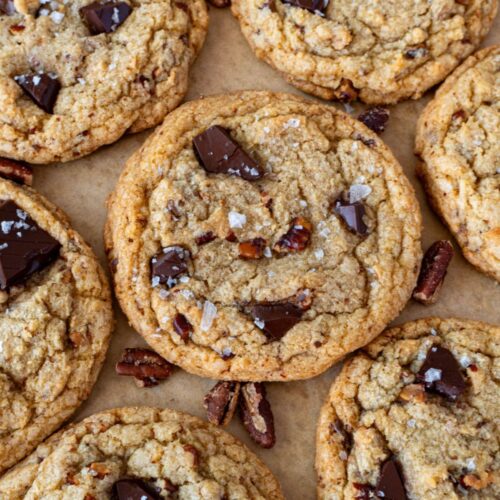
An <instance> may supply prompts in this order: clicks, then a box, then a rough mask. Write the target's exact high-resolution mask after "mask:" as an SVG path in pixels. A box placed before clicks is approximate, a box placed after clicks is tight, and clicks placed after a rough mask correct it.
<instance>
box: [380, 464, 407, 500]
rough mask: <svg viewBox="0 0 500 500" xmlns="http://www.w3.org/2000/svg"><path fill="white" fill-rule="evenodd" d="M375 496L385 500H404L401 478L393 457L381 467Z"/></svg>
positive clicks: (403, 487)
mask: <svg viewBox="0 0 500 500" xmlns="http://www.w3.org/2000/svg"><path fill="white" fill-rule="evenodd" d="M375 494H376V496H377V497H378V498H384V499H386V500H406V492H405V486H404V483H403V478H402V476H401V472H400V470H399V466H398V464H397V462H396V460H395V459H394V457H392V458H390V459H389V460H387V461H386V462H385V463H384V464H383V465H382V469H381V471H380V477H379V480H378V483H377V486H376V488H375Z"/></svg>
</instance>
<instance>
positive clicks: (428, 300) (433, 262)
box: [413, 240, 453, 305]
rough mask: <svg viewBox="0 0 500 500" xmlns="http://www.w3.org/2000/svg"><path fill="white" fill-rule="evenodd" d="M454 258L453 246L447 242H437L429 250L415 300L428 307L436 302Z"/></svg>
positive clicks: (424, 260) (415, 293)
mask: <svg viewBox="0 0 500 500" xmlns="http://www.w3.org/2000/svg"><path fill="white" fill-rule="evenodd" d="M452 258H453V246H452V245H451V243H450V242H449V241H447V240H440V241H436V242H434V243H433V244H432V245H431V246H430V247H429V248H428V250H427V252H425V255H424V258H423V260H422V268H421V269H420V274H419V276H418V280H417V286H416V287H415V290H413V298H414V299H415V300H418V301H419V302H421V303H422V304H426V305H427V304H433V303H434V302H436V300H437V297H438V293H439V290H440V289H441V286H442V284H443V281H444V278H445V276H446V271H447V269H448V265H449V263H450V262H451V259H452Z"/></svg>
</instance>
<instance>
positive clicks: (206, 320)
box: [200, 300, 217, 332]
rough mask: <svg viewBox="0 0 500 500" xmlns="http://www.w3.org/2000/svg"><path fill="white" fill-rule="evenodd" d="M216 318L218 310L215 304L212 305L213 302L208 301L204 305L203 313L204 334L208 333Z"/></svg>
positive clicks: (201, 325) (201, 326) (202, 325)
mask: <svg viewBox="0 0 500 500" xmlns="http://www.w3.org/2000/svg"><path fill="white" fill-rule="evenodd" d="M216 316H217V308H216V307H215V305H214V304H212V302H210V301H209V300H206V301H205V303H204V304H203V313H202V315H201V323H200V328H201V329H202V330H203V331H204V332H207V331H208V330H209V329H210V327H211V326H212V323H213V321H214V319H215V318H216Z"/></svg>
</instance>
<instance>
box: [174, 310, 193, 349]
mask: <svg viewBox="0 0 500 500" xmlns="http://www.w3.org/2000/svg"><path fill="white" fill-rule="evenodd" d="M172 325H173V327H174V330H175V332H176V333H177V334H178V335H179V337H180V338H181V339H182V340H183V342H184V343H186V342H187V341H188V340H189V334H190V333H191V332H192V331H193V326H192V325H191V323H190V322H189V321H188V320H187V318H186V316H184V314H180V313H178V314H176V315H175V318H174V321H173V322H172Z"/></svg>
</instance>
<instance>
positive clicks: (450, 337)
mask: <svg viewBox="0 0 500 500" xmlns="http://www.w3.org/2000/svg"><path fill="white" fill-rule="evenodd" d="M499 361H500V328H499V327H498V326H493V325H488V324H486V323H481V322H478V321H470V320H464V319H439V318H429V319H421V320H418V321H414V322H411V323H406V324H404V325H402V326H399V327H396V328H392V329H390V330H388V331H387V332H385V333H384V334H383V335H381V336H380V337H379V338H378V339H377V340H375V341H374V342H373V343H371V344H369V345H368V346H367V347H365V348H364V349H363V350H362V351H361V352H360V353H359V354H357V355H356V356H355V357H354V358H351V359H350V360H349V361H348V362H347V363H346V364H345V365H344V368H343V369H342V371H341V373H340V375H339V376H338V377H337V379H336V380H335V382H334V383H333V385H332V388H331V389H330V393H329V395H328V398H327V401H326V402H325V404H324V406H323V408H322V410H321V414H320V418H319V423H318V431H317V441H316V470H317V474H318V497H319V498H320V499H326V498H329V499H333V498H343V499H345V500H349V499H354V498H365V499H368V498H374V499H376V498H390V499H391V500H397V499H405V498H408V499H411V500H420V499H425V500H442V499H444V498H447V499H448V498H449V499H456V498H471V499H479V498H481V499H483V500H487V499H488V500H493V499H495V498H499V496H500V484H499V483H498V473H499V469H500V453H499V445H498V420H497V419H498V414H499V411H500V405H499V401H500V392H499V388H498V383H497V380H498V366H499Z"/></svg>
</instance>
